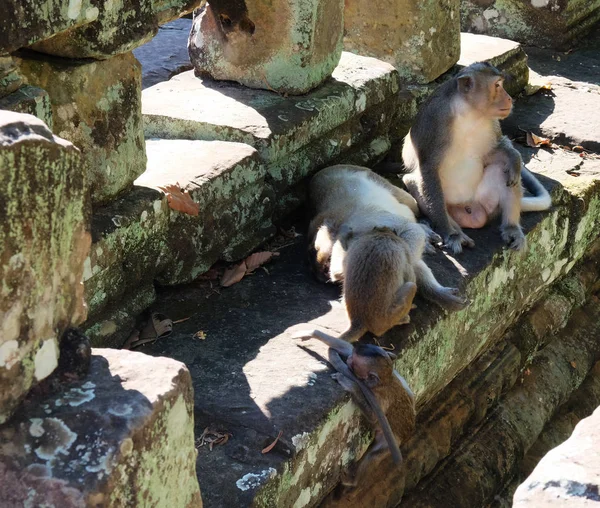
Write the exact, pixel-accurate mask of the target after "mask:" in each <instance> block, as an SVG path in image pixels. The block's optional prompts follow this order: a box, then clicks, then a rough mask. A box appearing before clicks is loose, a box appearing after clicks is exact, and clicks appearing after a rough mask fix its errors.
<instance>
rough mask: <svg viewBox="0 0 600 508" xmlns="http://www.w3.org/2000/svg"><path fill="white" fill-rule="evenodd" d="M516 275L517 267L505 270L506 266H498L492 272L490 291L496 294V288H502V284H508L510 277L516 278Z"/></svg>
mask: <svg viewBox="0 0 600 508" xmlns="http://www.w3.org/2000/svg"><path fill="white" fill-rule="evenodd" d="M514 277H515V268H514V266H513V267H511V269H510V270H505V269H504V268H497V269H496V270H494V272H493V273H492V280H491V281H490V284H489V286H488V293H489V294H495V293H496V290H497V289H498V288H500V287H501V286H502V285H504V284H506V282H508V280H509V279H514Z"/></svg>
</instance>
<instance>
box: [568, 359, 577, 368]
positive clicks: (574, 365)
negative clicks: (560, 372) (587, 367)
mask: <svg viewBox="0 0 600 508" xmlns="http://www.w3.org/2000/svg"><path fill="white" fill-rule="evenodd" d="M569 363H570V364H571V367H573V368H574V369H576V368H577V363H576V362H575V361H574V360H572V361H570V362H569Z"/></svg>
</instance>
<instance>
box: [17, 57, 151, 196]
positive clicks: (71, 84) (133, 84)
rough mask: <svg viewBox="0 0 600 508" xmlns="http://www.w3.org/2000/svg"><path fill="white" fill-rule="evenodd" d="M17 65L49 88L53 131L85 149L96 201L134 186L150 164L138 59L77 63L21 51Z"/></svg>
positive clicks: (91, 191) (42, 86)
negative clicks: (142, 111) (142, 110)
mask: <svg viewBox="0 0 600 508" xmlns="http://www.w3.org/2000/svg"><path fill="white" fill-rule="evenodd" d="M18 64H19V68H20V70H21V71H22V72H23V74H24V75H25V76H26V77H27V80H28V81H29V83H30V84H31V85H35V86H39V87H41V88H43V89H44V90H46V91H47V92H48V94H49V96H50V102H51V104H52V115H53V121H54V132H55V133H57V134H58V135H59V136H61V137H63V138H66V139H68V140H69V141H71V142H72V143H73V144H75V145H76V146H77V147H78V148H79V149H80V150H81V153H82V155H83V159H84V163H85V167H86V171H87V182H88V185H89V188H90V193H91V198H92V203H93V204H94V205H97V204H99V203H105V202H107V201H110V200H111V199H113V198H114V197H115V196H117V195H118V194H119V193H121V192H124V191H126V190H128V189H129V188H131V186H132V184H133V181H134V180H135V179H136V178H137V177H138V176H139V175H140V174H142V173H143V172H144V169H145V166H146V155H145V151H144V134H143V127H142V113H141V66H140V64H139V62H138V61H137V60H136V59H135V57H134V56H133V55H132V54H131V53H127V54H123V55H118V56H116V57H114V58H111V59H110V60H103V61H89V60H77V61H73V60H67V59H58V58H48V57H46V58H44V59H42V58H40V55H39V54H37V55H36V54H35V53H33V52H29V53H25V52H23V53H22V54H21V55H20V58H18Z"/></svg>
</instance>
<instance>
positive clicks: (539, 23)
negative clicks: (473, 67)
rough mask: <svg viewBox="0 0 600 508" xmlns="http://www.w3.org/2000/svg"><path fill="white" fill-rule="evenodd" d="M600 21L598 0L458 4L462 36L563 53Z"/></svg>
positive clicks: (463, 1)
mask: <svg viewBox="0 0 600 508" xmlns="http://www.w3.org/2000/svg"><path fill="white" fill-rule="evenodd" d="M598 20H600V1H599V0H461V28H462V30H464V31H465V32H475V33H483V34H487V35H494V36H497V37H505V38H507V39H512V40H515V41H519V42H522V43H524V44H530V45H532V46H540V47H553V48H563V49H567V46H568V45H569V43H570V42H571V41H572V40H573V39H574V38H576V37H581V36H582V35H585V33H586V32H588V31H589V30H590V29H591V28H592V27H593V26H594V24H595V23H596V22H597V21H598Z"/></svg>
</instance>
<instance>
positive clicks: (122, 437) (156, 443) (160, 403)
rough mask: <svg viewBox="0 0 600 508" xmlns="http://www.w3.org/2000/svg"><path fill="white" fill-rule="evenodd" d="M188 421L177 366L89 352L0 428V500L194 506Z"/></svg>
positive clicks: (189, 409)
mask: <svg viewBox="0 0 600 508" xmlns="http://www.w3.org/2000/svg"><path fill="white" fill-rule="evenodd" d="M193 427H194V413H193V394H192V386H191V379H190V374H189V372H188V371H187V369H186V368H185V366H184V365H183V364H182V363H180V362H176V361H174V360H172V359H169V358H152V357H150V356H147V355H144V354H141V353H137V352H131V351H116V350H112V349H96V350H93V351H92V357H91V366H90V372H89V374H88V375H87V376H85V377H83V378H80V379H77V380H74V381H73V382H71V383H69V382H66V383H65V384H61V383H60V382H58V381H56V380H55V382H54V384H52V385H48V386H45V387H44V389H43V390H39V391H38V393H33V394H31V395H30V396H29V398H28V399H27V400H26V401H25V403H24V404H23V405H22V406H21V407H20V409H19V411H18V413H17V414H16V415H15V416H14V418H12V419H11V421H10V422H9V423H7V424H5V425H3V426H0V505H2V506H4V507H13V506H14V507H16V506H29V505H30V506H57V507H58V506H60V507H61V508H80V507H83V506H155V507H166V506H177V507H186V508H201V507H202V500H201V498H200V491H199V489H198V482H197V479H196V474H195V467H194V462H195V458H196V454H195V449H194V434H193ZM157 486H159V487H158V488H157Z"/></svg>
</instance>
